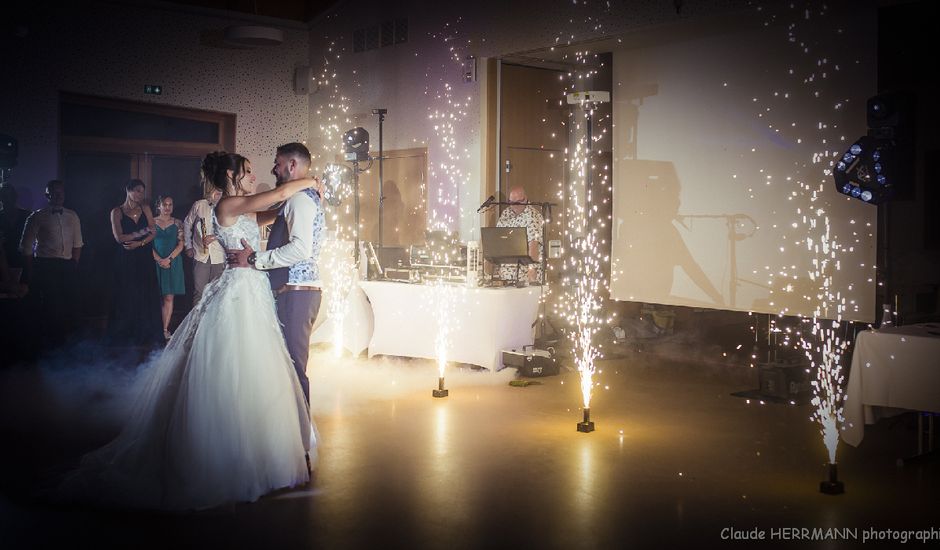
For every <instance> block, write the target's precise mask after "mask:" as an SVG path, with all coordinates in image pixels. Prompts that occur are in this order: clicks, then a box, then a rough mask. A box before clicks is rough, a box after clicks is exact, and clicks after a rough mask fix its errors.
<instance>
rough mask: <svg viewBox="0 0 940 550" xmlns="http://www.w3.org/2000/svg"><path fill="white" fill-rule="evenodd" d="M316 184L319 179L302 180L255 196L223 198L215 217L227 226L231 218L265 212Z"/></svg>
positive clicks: (216, 209) (290, 182) (284, 184)
mask: <svg viewBox="0 0 940 550" xmlns="http://www.w3.org/2000/svg"><path fill="white" fill-rule="evenodd" d="M318 183H319V179H317V178H302V179H299V180H293V181H289V182H287V183H283V184H281V185H279V186H278V187H275V188H274V189H271V190H269V191H265V192H264V193H258V194H256V195H244V196H236V197H225V198H223V199H222V200H220V201H219V204H218V206H216V207H215V211H216V216H217V217H218V218H219V221H220V222H222V225H228V224H227V223H225V222H227V221H229V220H231V219H232V218H237V217H238V216H240V215H242V214H247V213H248V212H261V211H262V210H267V209H268V208H270V207H272V206H274V205H275V204H277V203H279V202H284V201H285V200H287V199H288V198H290V196H291V195H293V194H294V193H296V192H298V191H302V190H304V189H308V188H310V187H315V186H316V185H317V184H318Z"/></svg>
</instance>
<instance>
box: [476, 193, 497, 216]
mask: <svg viewBox="0 0 940 550" xmlns="http://www.w3.org/2000/svg"><path fill="white" fill-rule="evenodd" d="M494 202H496V197H494V196H493V195H490V196H489V198H488V199H486V201H484V203H483V204H481V205H480V207H479V208H477V214H479V213H480V212H483V211H484V210H486V209H487V208H489V207H490V205H491V204H493V203H494Z"/></svg>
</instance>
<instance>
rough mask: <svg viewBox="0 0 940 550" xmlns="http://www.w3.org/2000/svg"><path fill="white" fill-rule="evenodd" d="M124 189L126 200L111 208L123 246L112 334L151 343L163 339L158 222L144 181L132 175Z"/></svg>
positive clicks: (118, 339)
mask: <svg viewBox="0 0 940 550" xmlns="http://www.w3.org/2000/svg"><path fill="white" fill-rule="evenodd" d="M124 190H125V192H126V195H127V196H126V198H125V199H124V203H123V204H121V205H119V206H116V207H114V208H113V209H112V210H111V233H112V234H113V235H114V240H115V241H117V243H118V244H119V245H120V247H121V248H120V250H118V253H117V257H116V259H115V267H114V276H115V281H114V286H113V288H114V294H113V296H112V302H111V315H110V318H109V320H108V334H109V336H110V339H111V342H112V343H114V344H118V345H130V346H151V345H154V344H156V343H158V342H161V341H162V340H163V338H162V337H161V336H162V333H161V331H160V314H159V313H158V312H159V305H158V304H159V299H158V296H159V294H158V291H157V276H156V273H155V272H154V269H153V256H152V248H151V246H150V242H151V241H153V239H154V237H155V236H156V231H155V223H154V220H153V212H151V211H150V206H148V205H147V203H146V198H145V196H144V193H145V190H146V187H145V185H144V182H142V181H141V180H139V179H132V180H130V181H129V182H127V185H126V186H125V187H124Z"/></svg>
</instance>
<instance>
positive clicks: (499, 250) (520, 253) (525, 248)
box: [480, 227, 533, 265]
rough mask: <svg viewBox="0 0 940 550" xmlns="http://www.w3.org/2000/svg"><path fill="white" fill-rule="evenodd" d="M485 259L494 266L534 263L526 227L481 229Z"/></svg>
mask: <svg viewBox="0 0 940 550" xmlns="http://www.w3.org/2000/svg"><path fill="white" fill-rule="evenodd" d="M480 247H481V248H482V249H483V258H484V259H486V260H489V261H491V262H493V263H494V264H522V265H528V264H531V263H533V262H532V258H531V257H529V240H528V238H527V232H526V228H525V227H481V228H480Z"/></svg>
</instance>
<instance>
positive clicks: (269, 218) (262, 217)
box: [257, 208, 277, 227]
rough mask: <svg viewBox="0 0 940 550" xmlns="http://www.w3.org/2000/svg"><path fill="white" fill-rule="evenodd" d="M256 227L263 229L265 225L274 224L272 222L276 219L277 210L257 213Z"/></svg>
mask: <svg viewBox="0 0 940 550" xmlns="http://www.w3.org/2000/svg"><path fill="white" fill-rule="evenodd" d="M257 218H258V227H264V226H266V225H271V224H272V223H274V220H276V219H277V209H276V208H275V209H273V210H263V211H261V212H258V216H257Z"/></svg>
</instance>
